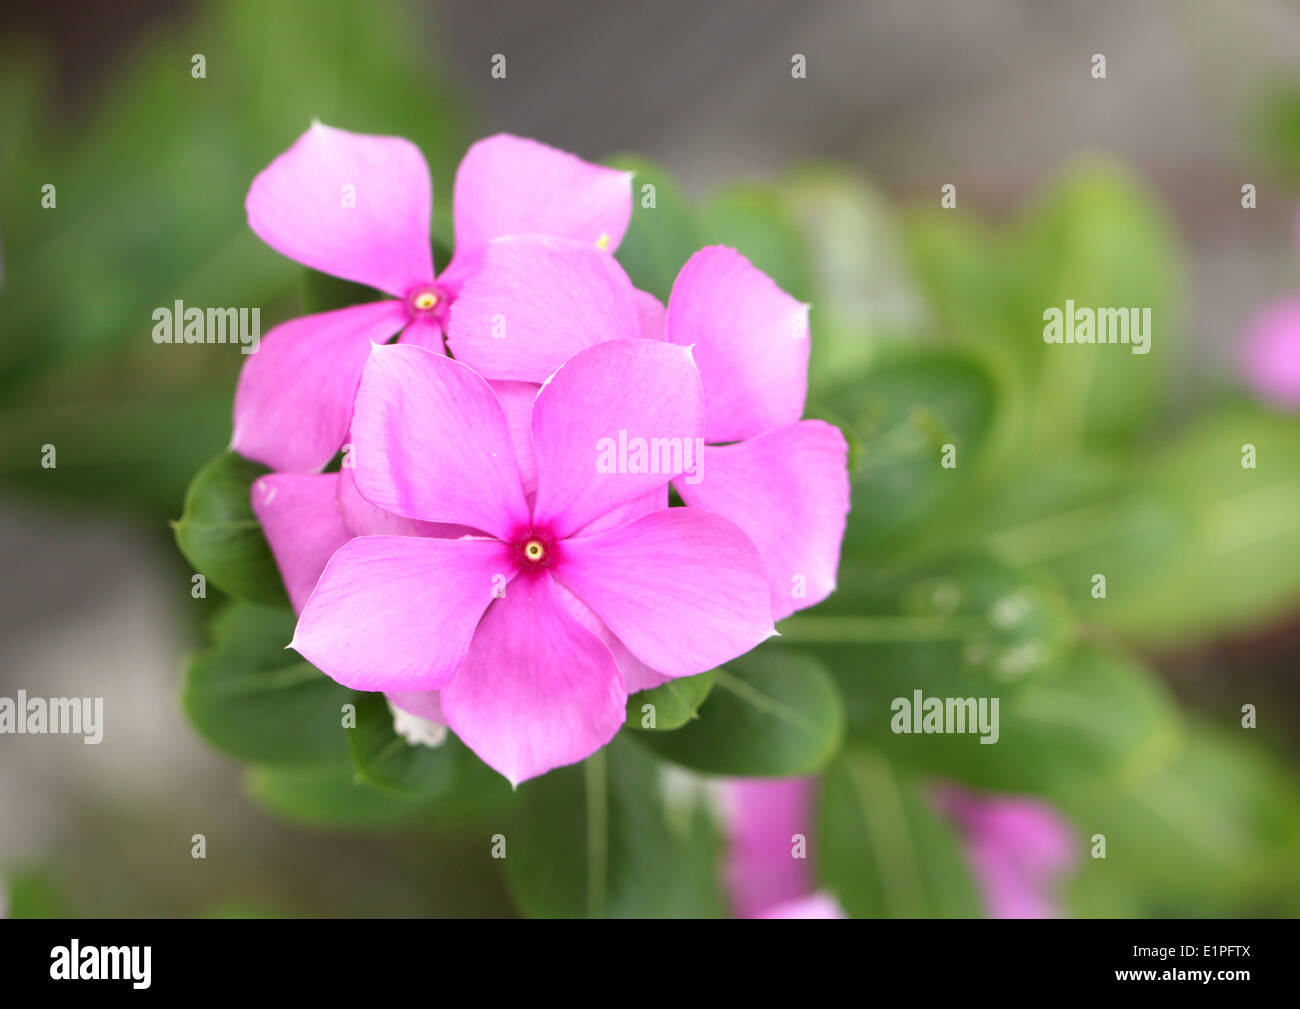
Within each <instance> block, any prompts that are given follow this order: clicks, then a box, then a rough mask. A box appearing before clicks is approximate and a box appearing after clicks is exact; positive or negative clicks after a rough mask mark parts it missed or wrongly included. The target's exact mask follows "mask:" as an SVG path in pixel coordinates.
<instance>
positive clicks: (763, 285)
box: [665, 245, 809, 443]
mask: <svg viewBox="0 0 1300 1009" xmlns="http://www.w3.org/2000/svg"><path fill="white" fill-rule="evenodd" d="M665 325H666V332H667V337H668V339H669V340H671V341H672V342H673V343H679V344H683V345H685V346H691V345H694V347H695V360H696V362H697V363H698V364H699V367H700V375H701V376H702V377H703V379H704V397H705V401H706V403H707V404H708V417H707V420H706V423H705V437H706V438H707V440H708V441H709V442H710V443H718V442H729V441H740V440H742V439H744V438H752V437H754V436H755V435H758V434H762V433H763V432H764V431H767V430H770V429H771V428H774V427H781V426H783V425H785V424H793V423H794V422H795V421H797V420H798V419H799V418H800V417H801V416H803V407H804V399H805V397H806V396H807V393H808V351H809V340H808V306H807V305H805V304H803V303H802V302H799V301H796V300H795V299H794V298H792V297H790V296H789V295H788V294H786V293H785V292H784V291H782V290H781V289H780V288H779V287H777V286H776V284H774V283H773V282H772V278H770V277H769V276H768V275H767V274H765V273H763V272H762V271H761V270H759V269H757V268H756V267H754V266H753V265H751V264H750V262H749V260H748V259H746V258H745V257H744V256H742V255H741V254H740V253H739V252H737V251H736V250H735V249H729V248H726V247H725V246H721V245H714V246H710V247H708V248H706V249H701V250H700V251H699V252H697V253H695V255H693V256H692V257H691V258H690V259H689V260H687V262H686V265H685V266H683V267H682V271H681V273H679V274H678V275H677V280H676V281H674V283H673V290H672V294H671V295H670V296H669V298H668V319H667V322H666V324H665Z"/></svg>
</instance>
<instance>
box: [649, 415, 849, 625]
mask: <svg viewBox="0 0 1300 1009" xmlns="http://www.w3.org/2000/svg"><path fill="white" fill-rule="evenodd" d="M848 457H849V446H848V443H847V442H846V441H845V440H844V435H843V434H841V433H840V430H839V428H837V427H833V426H832V425H830V424H827V423H825V422H823V421H820V420H804V421H800V422H799V423H797V424H791V425H789V426H787V427H782V428H777V429H776V430H775V431H769V432H768V433H767V434H763V435H759V436H758V437H757V438H750V439H749V440H748V441H743V442H738V443H736V444H734V445H722V446H712V445H711V446H708V447H707V448H705V450H704V468H703V471H702V472H701V473H700V474H699V478H700V479H699V482H698V483H694V484H692V483H691V480H692V479H694V477H690V476H687V477H682V478H679V479H678V480H677V481H675V483H674V486H675V487H676V488H677V492H678V493H679V494H680V495H681V497H682V500H683V501H685V502H686V503H687V504H688V505H691V506H693V507H697V508H703V509H704V510H705V511H711V512H713V513H715V514H717V515H721V516H722V517H723V518H726V519H730V520H731V521H732V522H734V523H735V524H736V525H737V526H739V527H740V530H741V531H742V532H743V533H744V534H745V535H746V536H748V537H749V538H750V539H751V540H752V541H753V542H754V545H755V546H756V547H758V551H759V553H760V554H761V555H762V557H763V567H764V569H765V570H766V572H767V579H768V582H769V584H770V585H771V588H772V616H773V618H774V619H776V620H783V619H785V618H786V617H788V616H789V615H790V614H791V613H793V612H794V611H795V610H801V609H803V608H804V607H807V606H813V605H815V604H817V603H819V602H821V601H822V600H823V599H825V598H826V597H827V596H828V595H830V594H831V592H833V591H834V589H835V574H836V571H837V570H838V569H839V564H840V544H841V543H842V542H843V540H844V527H845V523H846V522H847V521H848V514H849V469H848Z"/></svg>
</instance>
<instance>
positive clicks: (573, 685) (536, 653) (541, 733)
mask: <svg viewBox="0 0 1300 1009" xmlns="http://www.w3.org/2000/svg"><path fill="white" fill-rule="evenodd" d="M441 700H442V709H443V711H444V712H446V715H447V721H448V724H450V726H451V728H452V731H453V732H455V733H456V735H457V736H459V737H460V738H461V740H462V741H463V742H464V743H465V745H467V746H468V747H469V748H470V749H471V750H473V751H474V752H475V753H477V754H478V755H479V757H480V758H481V759H482V760H483V761H484V763H486V764H488V765H489V766H490V767H493V768H495V769H496V770H497V771H499V772H500V773H501V774H503V775H505V776H506V778H508V779H509V780H510V782H511V783H512V784H518V783H519V782H521V781H525V780H527V779H528V778H532V777H535V776H537V775H539V774H544V773H545V772H547V771H549V770H551V768H554V767H560V766H562V765H564V764H572V763H574V762H575V761H579V760H582V759H583V758H584V757H587V756H590V755H591V754H592V753H594V752H595V751H596V750H598V749H600V748H601V747H602V746H604V745H605V744H606V743H608V742H609V741H610V740H611V739H612V738H613V737H614V734H615V733H616V732H618V730H619V728H620V727H621V726H622V724H623V719H624V715H625V712H626V704H627V690H626V689H625V687H624V686H623V678H622V677H621V676H620V675H619V672H618V667H617V666H616V665H615V664H614V657H613V655H611V654H610V651H609V649H608V648H606V647H605V646H604V645H603V644H602V643H601V642H600V639H599V638H597V637H596V635H594V634H592V633H591V632H590V631H589V630H587V629H586V628H584V627H582V626H581V625H580V624H579V623H578V622H577V621H576V620H574V618H573V617H572V616H570V615H569V613H568V612H567V611H566V609H565V606H564V604H563V603H562V602H561V600H560V597H559V594H558V591H557V588H556V586H555V585H554V583H553V582H552V581H551V579H550V578H549V577H548V576H547V575H546V574H544V573H540V574H534V573H530V574H528V575H525V576H524V577H520V578H516V579H515V580H514V581H513V582H511V584H510V585H509V587H508V588H507V589H506V594H505V598H504V599H499V600H497V601H496V602H495V603H493V604H492V607H491V609H489V610H488V612H487V614H486V615H485V616H484V617H483V622H482V623H481V624H480V625H479V629H478V632H477V633H476V634H475V635H474V643H473V644H472V645H471V646H470V650H469V655H468V656H466V658H465V664H464V666H463V667H462V668H461V670H460V672H459V673H457V674H456V678H455V679H453V680H452V681H451V683H450V684H448V686H447V687H445V688H444V689H443V691H442V697H441Z"/></svg>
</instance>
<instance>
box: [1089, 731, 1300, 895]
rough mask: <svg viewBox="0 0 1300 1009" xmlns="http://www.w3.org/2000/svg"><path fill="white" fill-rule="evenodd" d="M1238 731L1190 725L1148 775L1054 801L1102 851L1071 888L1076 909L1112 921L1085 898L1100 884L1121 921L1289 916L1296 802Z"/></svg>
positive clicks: (1299, 831) (1291, 785) (1296, 881)
mask: <svg viewBox="0 0 1300 1009" xmlns="http://www.w3.org/2000/svg"><path fill="white" fill-rule="evenodd" d="M1248 731H1249V730H1243V729H1237V730H1234V732H1233V733H1229V732H1225V731H1222V730H1217V729H1214V728H1211V727H1210V726H1207V725H1204V724H1200V723H1197V724H1195V725H1193V726H1192V727H1191V729H1190V730H1189V733H1188V745H1187V746H1186V747H1184V749H1183V750H1182V752H1181V753H1180V754H1179V755H1178V756H1177V757H1176V758H1175V759H1174V760H1173V761H1171V762H1170V763H1168V764H1167V765H1166V766H1164V767H1162V768H1160V769H1158V770H1157V771H1156V772H1155V773H1154V774H1151V775H1148V776H1145V777H1141V778H1138V779H1135V780H1133V781H1131V782H1130V783H1128V784H1127V785H1126V786H1124V787H1120V788H1105V789H1099V788H1078V789H1075V790H1073V791H1072V792H1071V793H1069V794H1067V795H1066V796H1065V797H1064V802H1065V805H1066V808H1068V809H1069V810H1070V812H1071V815H1072V816H1073V817H1074V818H1075V819H1076V820H1077V822H1079V823H1080V824H1082V825H1084V827H1085V828H1086V831H1087V834H1088V835H1089V838H1091V837H1092V836H1093V835H1096V834H1100V835H1103V836H1104V837H1105V843H1106V850H1105V856H1106V857H1105V858H1104V859H1100V858H1087V859H1085V860H1084V865H1083V866H1082V867H1081V872H1080V875H1079V877H1078V878H1077V879H1076V880H1075V881H1074V884H1073V886H1072V890H1073V892H1074V894H1075V898H1074V901H1075V903H1076V905H1077V906H1079V907H1081V908H1083V909H1085V910H1087V911H1089V912H1090V913H1112V912H1113V909H1114V904H1110V905H1102V906H1098V903H1095V902H1093V901H1090V900H1089V899H1088V894H1089V891H1090V890H1093V889H1094V888H1097V887H1100V886H1104V887H1106V888H1108V889H1109V890H1112V891H1116V890H1117V891H1118V892H1119V901H1118V904H1119V907H1120V908H1121V909H1122V911H1121V913H1132V914H1136V915H1140V916H1142V917H1188V916H1191V917H1206V916H1218V915H1241V914H1250V915H1283V916H1294V915H1295V914H1296V912H1297V910H1298V909H1300V863H1298V862H1297V860H1296V853H1297V852H1298V851H1300V799H1298V793H1297V788H1296V785H1295V782H1294V781H1293V780H1291V779H1290V778H1289V777H1288V776H1287V775H1285V774H1284V773H1283V772H1282V771H1281V770H1280V768H1279V767H1278V766H1277V764H1276V763H1275V762H1274V761H1273V760H1271V759H1269V758H1268V756H1267V755H1266V754H1265V753H1263V752H1262V751H1260V750H1259V749H1257V748H1256V747H1254V746H1252V745H1249V744H1248V743H1247V742H1246V741H1245V739H1244V738H1243V736H1244V735H1245V733H1247V732H1248ZM1089 843H1090V845H1092V844H1095V843H1096V842H1094V841H1091V840H1090V842H1089Z"/></svg>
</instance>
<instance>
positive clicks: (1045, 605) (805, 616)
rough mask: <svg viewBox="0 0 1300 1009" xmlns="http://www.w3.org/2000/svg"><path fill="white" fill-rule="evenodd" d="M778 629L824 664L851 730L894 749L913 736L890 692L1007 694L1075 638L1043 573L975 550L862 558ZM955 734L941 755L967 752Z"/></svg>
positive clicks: (1043, 670)
mask: <svg viewBox="0 0 1300 1009" xmlns="http://www.w3.org/2000/svg"><path fill="white" fill-rule="evenodd" d="M778 629H779V630H780V631H781V633H782V634H783V635H784V636H785V638H786V639H787V640H788V641H789V642H790V643H791V644H792V645H797V646H800V647H802V648H803V649H804V650H806V651H808V652H810V653H812V654H814V655H816V656H817V657H818V659H820V660H821V661H822V662H823V663H824V664H825V666H826V668H827V669H828V670H830V672H831V674H832V675H833V676H834V678H835V681H836V683H837V684H838V685H839V689H840V693H841V695H842V696H843V697H844V700H845V705H846V708H847V711H848V718H849V729H850V732H851V733H853V734H855V735H862V736H864V737H866V738H872V739H875V740H877V741H878V742H879V743H880V745H884V746H889V747H891V752H893V749H892V748H894V747H903V748H906V747H908V745H909V744H908V742H907V740H908V739H910V737H902V738H899V739H896V737H894V736H893V735H892V733H891V731H890V719H891V710H890V706H891V703H892V702H893V700H894V698H897V697H904V698H907V699H909V700H911V699H912V697H913V691H914V690H918V689H919V690H922V691H924V693H925V694H926V695H927V696H938V697H992V696H1001V697H1003V698H1004V699H1005V698H1006V697H1007V696H1008V695H1009V694H1011V693H1014V692H1015V691H1017V690H1020V689H1023V688H1024V687H1025V685H1026V684H1027V683H1029V682H1030V681H1033V680H1037V679H1043V678H1050V677H1051V676H1053V675H1055V674H1057V673H1059V671H1060V669H1061V667H1062V666H1063V664H1064V663H1065V662H1066V661H1067V658H1068V656H1069V654H1070V646H1071V644H1072V641H1073V627H1072V623H1071V619H1070V617H1069V614H1068V613H1067V611H1066V610H1065V608H1064V606H1063V604H1062V602H1061V600H1060V598H1059V596H1058V595H1057V593H1056V591H1055V587H1054V586H1053V585H1052V583H1051V582H1050V581H1046V580H1044V579H1042V578H1038V577H1034V576H1031V575H1029V574H1028V573H1026V572H1024V571H1022V570H1019V569H1016V568H1013V567H1009V566H1007V565H1005V564H1002V563H1000V562H998V561H996V560H994V559H992V558H989V557H983V556H979V555H969V556H954V557H948V558H944V559H942V560H932V561H929V562H927V563H925V564H923V565H919V566H916V567H909V568H907V569H905V570H903V571H901V572H900V571H881V572H873V571H872V570H871V569H870V568H868V567H867V566H866V565H862V566H856V567H853V568H851V569H849V570H842V571H841V573H840V587H839V590H838V591H837V592H836V593H835V595H833V596H832V597H831V598H830V599H828V600H827V601H826V602H825V603H823V604H822V605H821V606H819V607H818V608H817V609H816V610H814V611H812V612H809V613H801V614H796V615H795V616H793V617H791V618H790V619H788V620H786V621H784V622H783V623H782V624H781V626H780V627H779V628H778ZM930 738H931V737H926V745H929V740H930ZM961 739H962V742H960V743H957V744H954V745H955V746H956V750H955V751H954V752H952V753H947V752H946V751H945V755H946V756H948V757H950V758H951V759H953V760H958V761H960V760H964V759H965V758H964V757H963V756H962V755H961V753H962V751H964V750H966V749H969V748H970V747H971V746H972V745H973V744H974V743H975V740H974V739H973V738H971V737H969V736H967V737H961ZM999 745H1001V744H999ZM980 748H981V749H983V748H985V747H983V746H981V747H980ZM898 756H899V757H900V759H901V758H902V756H903V753H902V752H901V751H900V753H899V754H898Z"/></svg>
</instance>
